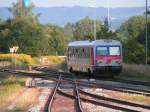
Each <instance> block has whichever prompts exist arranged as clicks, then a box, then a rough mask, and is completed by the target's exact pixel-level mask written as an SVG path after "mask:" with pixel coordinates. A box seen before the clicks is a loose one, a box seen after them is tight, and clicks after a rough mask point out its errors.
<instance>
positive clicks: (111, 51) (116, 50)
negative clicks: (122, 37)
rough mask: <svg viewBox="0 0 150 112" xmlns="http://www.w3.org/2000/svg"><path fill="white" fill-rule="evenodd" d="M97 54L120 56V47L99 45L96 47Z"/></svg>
mask: <svg viewBox="0 0 150 112" xmlns="http://www.w3.org/2000/svg"><path fill="white" fill-rule="evenodd" d="M96 55H97V56H120V55H121V53H120V47H119V46H115V47H113V46H107V47H102V46H100V47H97V49H96Z"/></svg>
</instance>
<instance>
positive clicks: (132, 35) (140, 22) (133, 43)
mask: <svg viewBox="0 0 150 112" xmlns="http://www.w3.org/2000/svg"><path fill="white" fill-rule="evenodd" d="M149 28H150V18H149V17H148V35H149V34H150V30H149ZM117 32H119V34H120V37H124V39H123V44H124V49H125V50H124V51H125V53H124V54H126V55H125V59H126V61H127V62H134V63H144V60H145V17H144V16H134V17H131V18H129V19H128V20H127V21H126V22H124V23H123V24H122V25H121V27H120V28H119V29H118V31H117ZM121 35H122V36H121ZM148 44H150V41H149V39H148ZM148 58H149V61H150V47H148Z"/></svg>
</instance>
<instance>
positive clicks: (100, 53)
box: [97, 47, 108, 56]
mask: <svg viewBox="0 0 150 112" xmlns="http://www.w3.org/2000/svg"><path fill="white" fill-rule="evenodd" d="M107 55H108V50H107V47H97V56H107Z"/></svg>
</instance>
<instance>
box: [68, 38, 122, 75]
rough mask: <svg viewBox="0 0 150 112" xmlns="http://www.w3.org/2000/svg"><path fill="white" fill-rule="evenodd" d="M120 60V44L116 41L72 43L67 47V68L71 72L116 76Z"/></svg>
mask: <svg viewBox="0 0 150 112" xmlns="http://www.w3.org/2000/svg"><path fill="white" fill-rule="evenodd" d="M122 58H123V57H122V44H121V43H120V42H119V41H117V40H95V41H74V42H71V43H69V45H68V52H67V66H68V69H69V71H71V72H72V71H81V72H88V73H101V72H107V71H109V72H111V73H115V74H118V73H120V71H121V69H122Z"/></svg>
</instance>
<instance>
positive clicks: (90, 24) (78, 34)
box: [73, 17, 102, 40]
mask: <svg viewBox="0 0 150 112" xmlns="http://www.w3.org/2000/svg"><path fill="white" fill-rule="evenodd" d="M101 26H102V22H101V21H96V29H97V30H100V29H101ZM73 35H74V39H75V40H93V39H94V20H92V19H90V18H89V17H86V18H84V19H82V20H80V21H78V22H77V23H75V25H74V32H73Z"/></svg>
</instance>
